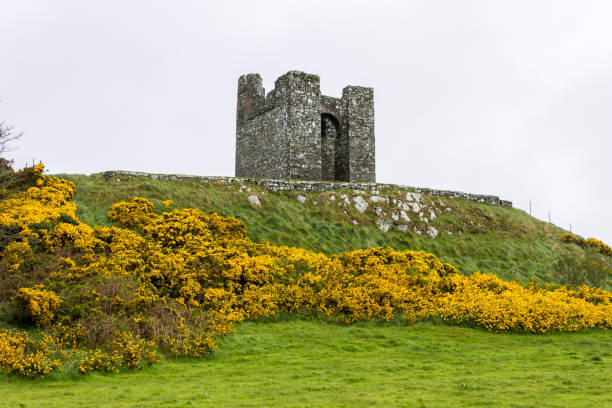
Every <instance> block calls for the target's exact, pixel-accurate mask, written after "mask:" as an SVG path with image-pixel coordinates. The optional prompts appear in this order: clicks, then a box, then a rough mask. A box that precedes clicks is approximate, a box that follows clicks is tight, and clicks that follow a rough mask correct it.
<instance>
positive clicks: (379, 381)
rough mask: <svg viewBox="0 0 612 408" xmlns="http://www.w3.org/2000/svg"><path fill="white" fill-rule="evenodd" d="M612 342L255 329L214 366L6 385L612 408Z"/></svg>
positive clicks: (59, 390)
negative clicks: (611, 407)
mask: <svg viewBox="0 0 612 408" xmlns="http://www.w3.org/2000/svg"><path fill="white" fill-rule="evenodd" d="M611 380H612V333H610V332H606V331H585V332H579V333H565V334H550V335H546V336H538V335H522V334H496V333H490V332H487V331H485V330H481V329H473V328H467V327H452V326H447V325H444V324H440V325H436V324H433V323H419V324H416V325H414V326H408V327H397V326H391V325H384V326H383V325H380V326H379V325H375V324H360V325H354V326H348V327H347V326H339V325H334V324H329V323H325V322H320V321H301V320H287V321H278V322H272V323H265V322H257V323H251V322H247V323H244V324H242V325H240V326H238V328H237V334H236V335H235V336H231V337H228V338H227V339H225V340H224V341H223V343H222V345H221V348H220V350H218V351H217V352H216V353H214V354H213V355H212V356H211V357H210V358H208V359H203V360H194V359H187V360H173V361H164V362H162V363H160V364H157V365H154V366H151V367H149V368H147V369H145V370H144V371H137V372H122V373H120V374H114V375H104V374H92V375H89V376H78V375H74V376H70V375H68V374H61V375H57V376H55V377H51V378H48V379H46V380H43V381H40V380H28V379H23V378H18V377H15V376H10V377H9V376H0V395H1V396H2V397H1V398H0V407H89V406H95V407H113V408H123V407H191V406H193V407H265V406H282V407H355V406H385V407H402V406H404V407H516V408H518V407H522V408H527V407H534V408H535V407H538V408H541V407H610V406H612V392H611V385H610V384H611Z"/></svg>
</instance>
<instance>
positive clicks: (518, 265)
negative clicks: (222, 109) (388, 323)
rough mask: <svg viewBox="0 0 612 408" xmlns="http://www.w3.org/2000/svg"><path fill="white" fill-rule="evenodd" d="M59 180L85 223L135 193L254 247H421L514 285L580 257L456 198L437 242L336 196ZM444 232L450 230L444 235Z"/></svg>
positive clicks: (540, 226)
mask: <svg viewBox="0 0 612 408" xmlns="http://www.w3.org/2000/svg"><path fill="white" fill-rule="evenodd" d="M61 176H62V177H65V178H67V179H70V180H72V181H74V182H75V183H76V185H77V195H76V199H75V201H76V202H77V205H78V210H77V214H78V215H79V217H80V218H81V220H82V221H84V222H86V223H88V224H90V225H109V221H108V218H107V216H106V214H107V212H108V210H109V208H110V206H111V205H112V204H114V203H116V202H118V201H123V200H131V199H132V198H133V197H134V196H139V197H145V198H148V199H150V200H151V201H153V202H154V203H155V204H156V205H157V206H158V207H162V205H161V201H162V200H167V199H171V200H173V201H174V203H175V205H176V206H177V207H178V208H185V207H192V208H199V209H201V210H203V211H204V212H206V213H211V212H215V211H216V212H218V213H219V214H220V215H224V216H234V217H236V218H238V219H239V220H240V221H242V222H244V223H245V224H246V225H247V228H248V232H249V237H250V238H251V239H252V240H253V241H256V242H258V241H261V240H266V241H269V242H271V243H273V244H275V245H289V246H299V247H303V248H306V249H311V250H314V251H320V252H323V253H326V254H332V253H340V252H344V251H351V250H355V249H360V248H371V247H376V246H390V247H392V248H394V249H396V250H398V251H401V250H405V249H413V250H424V251H427V252H430V253H433V254H435V255H437V256H438V257H439V258H440V259H441V260H442V261H443V262H448V263H451V264H452V265H454V266H455V267H457V268H458V269H459V270H460V271H461V272H462V273H465V274H472V273H473V272H475V271H483V272H487V273H495V274H496V275H498V276H499V277H501V278H503V279H506V280H516V281H518V282H521V283H528V282H529V281H530V279H531V278H534V279H535V280H536V281H552V282H557V275H558V274H557V273H556V272H555V270H554V264H555V262H556V260H557V258H558V256H559V254H560V253H562V252H570V253H572V254H573V255H574V256H576V257H580V256H581V254H582V253H583V250H582V249H581V248H578V247H576V246H574V245H572V246H569V245H566V244H562V243H561V242H560V240H559V238H560V236H561V233H562V232H563V231H562V230H561V229H559V228H558V227H555V226H554V225H552V224H548V223H545V222H542V221H539V220H537V219H535V218H533V217H530V216H529V215H527V214H526V213H525V212H523V211H521V210H518V209H514V208H503V207H499V206H493V205H486V204H481V203H475V202H469V201H464V200H453V199H444V202H445V206H448V207H450V208H451V209H452V211H450V212H440V213H439V214H438V217H437V218H436V219H435V220H433V221H432V222H431V223H430V224H431V225H432V226H434V227H435V228H437V229H438V230H439V231H440V232H441V234H440V236H439V237H438V238H436V239H431V238H429V237H426V236H419V235H418V234H415V233H414V232H401V231H398V230H396V229H392V230H391V231H389V232H386V233H385V232H382V231H381V230H380V229H379V228H378V227H377V226H376V218H377V217H376V214H375V213H374V211H373V209H374V206H373V205H370V206H369V208H368V210H367V211H366V212H365V213H363V214H362V213H359V212H357V211H356V210H355V209H354V208H353V207H348V208H345V207H344V206H341V205H338V202H339V201H340V200H336V201H335V202H333V203H332V202H331V201H329V196H330V195H331V194H339V193H338V192H336V193H334V192H327V193H304V192H272V191H266V192H265V195H264V193H263V189H262V188H261V187H258V186H254V185H251V186H250V189H251V190H252V193H250V192H240V191H239V187H240V185H239V184H237V183H199V182H195V181H185V180H183V181H180V180H176V181H168V180H165V181H162V180H152V179H149V178H125V179H123V180H121V181H117V180H110V181H106V180H104V178H103V177H102V175H101V174H94V175H91V176H83V175H61ZM346 193H347V194H349V195H350V194H351V192H350V191H346ZM384 193H385V192H383V195H384ZM249 194H257V195H258V196H259V197H260V198H261V202H262V207H261V208H254V207H253V206H251V205H250V204H249V202H248V200H247V196H248V195H249ZM297 194H303V195H305V196H307V198H308V201H307V203H306V204H301V203H299V202H298V200H297V199H296V197H297ZM315 202H316V203H317V204H314V203H315ZM411 217H413V216H412V215H411ZM413 218H414V217H413ZM353 221H357V222H358V225H354V224H353ZM449 230H450V231H453V233H452V234H447V233H446V232H445V231H449ZM602 262H607V263H610V262H609V261H607V260H603V261H602ZM610 267H612V264H611V265H610Z"/></svg>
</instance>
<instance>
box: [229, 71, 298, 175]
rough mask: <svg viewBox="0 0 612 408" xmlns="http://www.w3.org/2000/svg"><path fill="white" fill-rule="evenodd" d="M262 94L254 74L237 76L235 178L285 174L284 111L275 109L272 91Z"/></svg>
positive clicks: (287, 156)
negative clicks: (266, 94) (238, 77)
mask: <svg viewBox="0 0 612 408" xmlns="http://www.w3.org/2000/svg"><path fill="white" fill-rule="evenodd" d="M264 94H265V90H264V88H263V87H262V81H261V77H260V76H259V75H258V74H249V75H245V76H242V77H240V80H239V82H238V106H237V114H236V130H237V131H236V168H235V174H236V176H239V177H247V176H248V177H263V178H283V177H286V175H287V174H288V173H289V166H288V164H289V143H288V141H287V140H286V139H285V138H284V136H285V135H286V132H285V131H284V129H285V127H286V126H287V112H286V110H284V109H283V108H282V107H277V106H276V97H275V93H274V92H270V93H269V94H268V96H267V97H264Z"/></svg>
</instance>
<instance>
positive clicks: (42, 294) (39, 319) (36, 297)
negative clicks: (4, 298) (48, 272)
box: [11, 285, 61, 326]
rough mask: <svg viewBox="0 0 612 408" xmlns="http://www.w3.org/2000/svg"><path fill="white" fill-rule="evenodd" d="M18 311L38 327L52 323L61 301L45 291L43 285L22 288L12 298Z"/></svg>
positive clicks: (53, 294)
mask: <svg viewBox="0 0 612 408" xmlns="http://www.w3.org/2000/svg"><path fill="white" fill-rule="evenodd" d="M11 300H12V301H13V303H14V304H15V307H16V309H17V310H19V311H21V312H22V313H23V314H24V315H25V317H26V318H27V319H28V320H30V321H31V322H32V323H35V324H36V325H37V326H47V325H49V324H50V323H51V321H52V320H53V317H54V313H55V311H56V310H57V309H58V308H59V305H60V303H61V299H60V298H59V296H57V295H56V294H55V293H53V291H50V290H45V289H44V287H43V286H42V285H37V286H34V287H32V288H20V289H19V290H18V291H17V293H16V294H15V296H13V297H12V298H11Z"/></svg>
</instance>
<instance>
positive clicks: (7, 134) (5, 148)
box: [0, 122, 23, 160]
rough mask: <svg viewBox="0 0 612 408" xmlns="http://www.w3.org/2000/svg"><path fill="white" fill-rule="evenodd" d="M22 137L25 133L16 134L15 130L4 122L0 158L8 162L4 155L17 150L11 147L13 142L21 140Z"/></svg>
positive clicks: (0, 140) (1, 131)
mask: <svg viewBox="0 0 612 408" xmlns="http://www.w3.org/2000/svg"><path fill="white" fill-rule="evenodd" d="M22 135H23V132H15V129H14V128H13V127H12V126H9V125H7V124H6V123H4V122H0V158H3V159H5V160H6V158H5V157H4V155H5V154H6V153H8V152H10V151H13V150H15V148H14V147H13V146H11V142H14V141H15V140H17V139H19V138H20V137H21V136H22Z"/></svg>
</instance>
